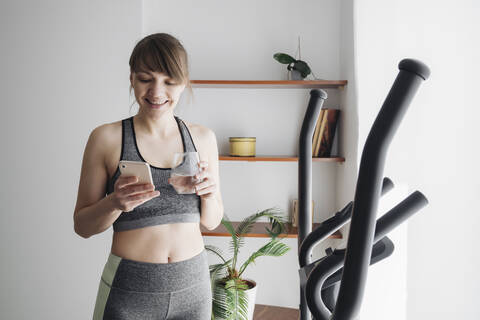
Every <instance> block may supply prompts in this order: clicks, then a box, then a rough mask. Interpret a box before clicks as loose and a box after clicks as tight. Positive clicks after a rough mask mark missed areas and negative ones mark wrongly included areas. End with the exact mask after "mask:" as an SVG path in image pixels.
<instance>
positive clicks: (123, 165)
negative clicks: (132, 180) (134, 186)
mask: <svg viewBox="0 0 480 320" xmlns="http://www.w3.org/2000/svg"><path fill="white" fill-rule="evenodd" d="M118 168H119V169H120V172H121V174H122V175H125V176H137V177H138V181H137V182H136V183H151V184H153V185H154V183H153V179H152V171H150V165H149V164H148V163H146V162H143V161H130V160H120V162H119V163H118Z"/></svg>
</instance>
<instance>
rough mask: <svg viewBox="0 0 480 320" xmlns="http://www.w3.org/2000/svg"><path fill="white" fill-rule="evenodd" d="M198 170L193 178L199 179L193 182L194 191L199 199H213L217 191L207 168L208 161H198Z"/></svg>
mask: <svg viewBox="0 0 480 320" xmlns="http://www.w3.org/2000/svg"><path fill="white" fill-rule="evenodd" d="M198 166H199V168H200V172H198V173H197V174H196V175H195V176H194V178H196V179H199V180H200V181H199V182H198V183H196V184H195V186H194V189H195V193H196V194H197V195H199V196H200V198H201V199H214V198H215V194H216V192H217V184H216V181H215V180H214V179H213V176H212V175H210V172H209V170H208V162H207V161H200V162H199V164H198Z"/></svg>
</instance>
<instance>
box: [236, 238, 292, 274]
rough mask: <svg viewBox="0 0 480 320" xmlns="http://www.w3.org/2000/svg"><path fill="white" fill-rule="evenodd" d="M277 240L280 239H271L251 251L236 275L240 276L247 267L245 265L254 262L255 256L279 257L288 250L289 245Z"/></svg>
mask: <svg viewBox="0 0 480 320" xmlns="http://www.w3.org/2000/svg"><path fill="white" fill-rule="evenodd" d="M279 241H280V240H278V239H272V240H271V241H270V242H269V243H267V244H266V245H264V246H263V247H261V248H260V249H258V250H257V251H255V252H254V253H252V255H251V256H250V257H249V258H248V259H247V260H246V261H245V262H244V263H243V264H242V266H241V267H240V270H239V272H238V276H239V277H240V276H241V275H242V273H243V271H245V269H246V268H247V266H248V265H249V264H250V263H251V262H255V259H256V258H258V257H261V256H272V257H279V256H282V255H284V254H285V253H286V252H287V251H288V250H290V247H288V246H287V245H286V244H284V243H282V242H279Z"/></svg>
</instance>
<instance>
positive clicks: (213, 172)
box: [200, 129, 224, 230]
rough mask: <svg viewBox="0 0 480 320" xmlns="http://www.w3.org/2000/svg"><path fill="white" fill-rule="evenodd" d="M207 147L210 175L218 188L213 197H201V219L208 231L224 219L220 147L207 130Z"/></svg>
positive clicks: (211, 132) (211, 133)
mask: <svg viewBox="0 0 480 320" xmlns="http://www.w3.org/2000/svg"><path fill="white" fill-rule="evenodd" d="M206 131H207V133H206V137H205V140H204V141H205V146H206V149H207V152H208V167H207V168H206V169H207V170H208V175H209V176H210V177H211V179H212V181H213V182H214V183H215V185H216V188H215V192H214V193H213V197H211V196H210V195H209V197H201V218H200V222H201V224H202V225H204V226H205V227H206V228H207V229H208V230H213V229H215V228H216V227H217V226H218V225H219V224H220V223H221V221H222V218H223V210H224V208H223V201H222V194H221V192H220V176H219V169H218V146H217V138H216V136H215V133H214V132H213V131H212V130H210V129H207V130H206Z"/></svg>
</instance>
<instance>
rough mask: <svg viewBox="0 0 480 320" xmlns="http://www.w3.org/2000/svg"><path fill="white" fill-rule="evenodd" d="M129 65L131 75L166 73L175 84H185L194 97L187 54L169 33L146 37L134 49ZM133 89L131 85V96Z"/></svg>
mask: <svg viewBox="0 0 480 320" xmlns="http://www.w3.org/2000/svg"><path fill="white" fill-rule="evenodd" d="M129 64H130V73H133V72H139V71H145V70H150V71H153V72H160V73H165V74H166V75H167V76H169V77H171V78H172V79H173V80H174V81H175V82H177V83H184V84H185V86H186V88H188V90H189V92H190V94H191V95H192V96H193V90H192V86H191V84H190V78H189V72H188V56H187V52H186V50H185V48H184V47H183V45H182V44H181V43H180V41H179V40H178V39H177V38H175V37H174V36H172V35H170V34H168V33H154V34H150V35H148V36H146V37H144V38H143V39H142V40H140V41H139V42H138V43H137V44H136V46H135V48H134V49H133V52H132V54H131V56H130V61H129ZM132 89H133V87H132V84H130V94H131V93H132ZM133 103H135V102H133ZM133 103H132V105H133ZM131 107H132V106H130V108H131Z"/></svg>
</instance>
